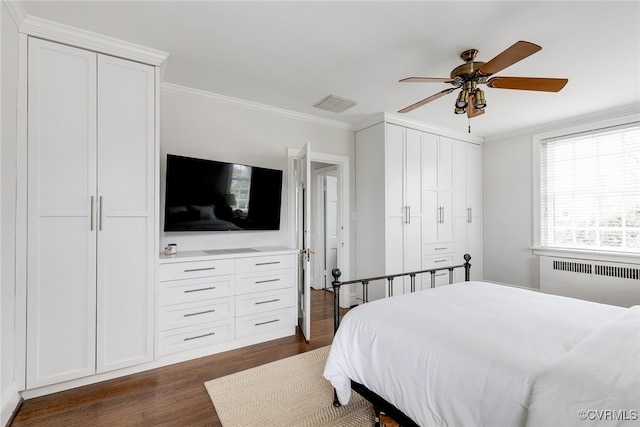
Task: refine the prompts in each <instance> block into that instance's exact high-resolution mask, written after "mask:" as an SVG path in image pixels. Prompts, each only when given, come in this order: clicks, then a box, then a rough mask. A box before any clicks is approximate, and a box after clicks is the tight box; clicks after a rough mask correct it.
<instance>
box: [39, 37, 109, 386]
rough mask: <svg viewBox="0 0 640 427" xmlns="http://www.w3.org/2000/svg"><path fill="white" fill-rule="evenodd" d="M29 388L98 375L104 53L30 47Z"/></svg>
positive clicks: (53, 46)
mask: <svg viewBox="0 0 640 427" xmlns="http://www.w3.org/2000/svg"><path fill="white" fill-rule="evenodd" d="M28 48H29V53H28V77H27V83H28V87H29V92H28V105H29V109H28V116H27V120H28V142H27V156H28V177H27V181H28V182H27V191H28V196H27V203H28V213H27V227H28V253H27V268H28V270H27V387H28V388H34V387H39V386H44V385H48V384H53V383H57V382H61V381H65V380H70V379H74V378H79V377H83V376H87V375H91V374H93V373H95V308H96V294H95V289H96V276H95V259H96V233H95V231H94V230H95V227H96V224H95V217H94V216H93V215H92V214H93V213H94V207H95V204H94V203H93V202H95V196H96V194H95V189H96V178H95V177H96V139H95V129H96V96H95V87H96V55H95V54H94V53H92V52H87V51H84V50H81V49H75V48H71V47H68V46H63V45H58V44H55V43H50V42H46V41H43V40H39V39H34V38H30V39H29V46H28Z"/></svg>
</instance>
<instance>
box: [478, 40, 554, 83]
mask: <svg viewBox="0 0 640 427" xmlns="http://www.w3.org/2000/svg"><path fill="white" fill-rule="evenodd" d="M540 49H542V48H541V47H540V46H538V45H537V44H533V43H529V42H525V41H519V42H516V43H514V44H513V45H512V46H511V47H509V48H507V49H506V50H504V51H503V52H502V53H500V54H498V56H496V57H495V58H493V59H492V60H490V61H489V62H487V63H486V64H484V65H483V66H481V67H480V68H478V72H479V73H480V74H482V75H485V76H490V75H492V74H495V73H497V72H498V71H501V70H504V69H505V68H507V67H508V66H510V65H513V64H515V63H516V62H518V61H521V60H523V59H524V58H526V57H527V56H529V55H532V54H534V53H536V52H537V51H539V50H540Z"/></svg>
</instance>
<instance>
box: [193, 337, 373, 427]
mask: <svg viewBox="0 0 640 427" xmlns="http://www.w3.org/2000/svg"><path fill="white" fill-rule="evenodd" d="M328 354H329V346H326V347H322V348H319V349H317V350H312V351H308V352H306V353H302V354H299V355H297V356H293V357H289V358H286V359H282V360H278V361H276V362H272V363H268V364H266V365H262V366H258V367H256V368H252V369H248V370H246V371H242V372H238V373H235V374H231V375H228V376H226V377H222V378H218V379H215V380H211V381H207V382H206V383H204V385H205V387H206V388H207V391H208V392H209V396H210V397H211V401H212V402H213V406H214V407H215V408H216V412H217V413H218V417H219V418H220V421H221V422H222V425H223V426H224V427H253V426H264V427H272V426H296V427H301V426H309V427H311V426H340V427H341V426H344V427H351V426H354V427H355V426H358V427H359V426H372V425H373V414H372V411H371V405H370V404H369V403H368V402H367V401H366V400H365V399H364V398H362V397H361V396H360V395H359V394H357V393H353V394H352V397H351V401H350V402H349V404H348V405H344V406H341V407H339V408H334V407H333V387H332V386H331V384H330V383H329V381H327V380H325V379H324V377H323V376H322V372H323V370H324V365H325V362H326V360H327V355H328Z"/></svg>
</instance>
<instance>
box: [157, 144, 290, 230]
mask: <svg viewBox="0 0 640 427" xmlns="http://www.w3.org/2000/svg"><path fill="white" fill-rule="evenodd" d="M281 199H282V171H281V170H276V169H267V168H261V167H256V166H248V165H242V164H236V163H226V162H219V161H214V160H205V159H196V158H192V157H184V156H177V155H174V154H167V178H166V192H165V214H164V231H234V230H279V229H280V204H281Z"/></svg>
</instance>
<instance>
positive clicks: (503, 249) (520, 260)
mask: <svg viewBox="0 0 640 427" xmlns="http://www.w3.org/2000/svg"><path fill="white" fill-rule="evenodd" d="M482 171H483V176H482V196H483V199H482V203H483V211H482V214H483V237H484V242H483V255H484V280H489V281H496V282H502V283H510V284H513V285H519V286H527V287H532V288H538V287H539V282H540V280H539V278H538V275H539V273H538V271H539V270H538V258H537V257H536V256H534V255H533V254H532V253H531V249H530V248H531V246H532V242H533V241H532V236H533V234H532V227H533V216H532V215H533V206H532V204H533V198H532V193H531V191H532V158H531V135H528V134H525V135H518V136H513V137H507V138H504V139H498V140H492V141H487V140H485V142H484V144H483V146H482Z"/></svg>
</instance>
